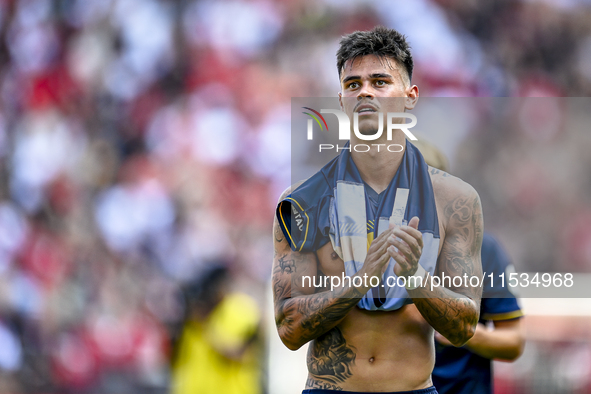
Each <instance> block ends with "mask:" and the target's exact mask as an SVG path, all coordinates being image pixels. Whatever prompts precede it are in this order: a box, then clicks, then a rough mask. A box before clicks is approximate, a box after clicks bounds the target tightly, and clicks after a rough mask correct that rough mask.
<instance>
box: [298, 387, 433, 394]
mask: <svg viewBox="0 0 591 394" xmlns="http://www.w3.org/2000/svg"><path fill="white" fill-rule="evenodd" d="M333 393H340V394H437V389H435V386H431V387H427V388H426V389H420V390H411V391H391V392H387V393H386V392H377V393H376V392H373V393H369V392H362V391H335V390H322V389H308V390H304V391H302V394H333Z"/></svg>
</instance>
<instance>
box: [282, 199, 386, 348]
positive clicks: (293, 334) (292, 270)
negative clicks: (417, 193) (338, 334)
mask: <svg viewBox="0 0 591 394" xmlns="http://www.w3.org/2000/svg"><path fill="white" fill-rule="evenodd" d="M288 194H289V191H286V192H285V193H284V194H283V196H282V197H281V200H282V199H283V198H285V196H287V195H288ZM273 234H274V235H273V237H274V239H273V242H274V247H275V253H274V257H273V274H272V275H273V276H272V284H273V300H274V308H275V322H276V324H277V330H278V332H279V337H280V338H281V340H282V341H283V343H284V344H285V346H287V347H288V348H289V349H291V350H297V349H299V348H300V347H301V346H302V345H304V344H305V343H307V342H308V341H310V340H312V339H316V338H318V337H320V336H321V335H323V334H325V333H327V332H328V331H330V330H331V329H332V328H334V327H335V326H336V325H337V324H339V323H340V322H341V321H342V320H343V318H344V317H345V316H346V315H347V313H349V311H350V310H351V309H353V307H354V306H355V305H357V303H358V302H359V298H360V297H363V295H364V294H365V293H367V291H368V290H369V289H370V287H367V288H365V287H353V286H341V287H337V288H335V289H334V290H332V291H323V292H319V293H316V294H314V289H313V288H312V287H310V286H308V287H304V283H303V281H302V277H303V276H309V277H311V278H313V277H314V276H315V275H316V274H317V264H318V262H317V257H316V254H315V253H300V252H295V251H293V250H291V248H290V246H289V244H288V242H287V240H286V239H285V237H284V235H283V232H282V231H281V228H280V227H279V223H278V221H277V218H275V221H274V225H273ZM389 234H390V232H389V231H385V232H384V233H383V234H382V235H381V236H379V237H378V238H376V239H375V240H374V241H373V242H372V244H371V247H370V249H369V250H368V252H367V258H366V260H365V263H364V266H363V268H362V269H361V270H360V271H359V272H358V273H357V274H356V275H355V276H361V277H363V275H368V276H371V275H378V274H379V273H381V270H382V268H383V267H384V265H385V264H386V263H387V262H388V260H389V258H390V257H389V255H388V253H387V247H388V242H387V241H386V240H387V236H388V235H389ZM352 279H353V278H352ZM306 282H307V281H306Z"/></svg>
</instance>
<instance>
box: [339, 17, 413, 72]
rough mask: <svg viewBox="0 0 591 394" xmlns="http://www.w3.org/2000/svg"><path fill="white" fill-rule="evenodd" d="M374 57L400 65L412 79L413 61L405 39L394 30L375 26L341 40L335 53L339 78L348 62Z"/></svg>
mask: <svg viewBox="0 0 591 394" xmlns="http://www.w3.org/2000/svg"><path fill="white" fill-rule="evenodd" d="M367 55H376V56H377V57H379V58H380V59H382V60H383V59H384V58H391V59H394V60H396V61H397V62H398V63H400V64H402V65H403V66H404V68H405V69H406V72H407V73H408V80H409V81H410V80H411V79H412V68H413V61H412V55H411V54H410V46H409V45H408V43H407V42H406V37H405V36H404V35H402V34H400V33H399V32H397V31H396V30H394V29H388V28H386V27H384V26H376V27H374V28H373V29H372V30H370V31H356V32H353V33H351V34H348V35H346V36H344V37H343V38H341V41H340V47H339V50H338V51H337V68H338V70H339V77H340V76H341V73H342V71H343V67H344V66H345V63H346V62H347V61H348V60H354V59H356V58H358V57H360V56H367Z"/></svg>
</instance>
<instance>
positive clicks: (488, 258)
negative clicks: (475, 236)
mask: <svg viewBox="0 0 591 394" xmlns="http://www.w3.org/2000/svg"><path fill="white" fill-rule="evenodd" d="M482 269H483V271H484V272H485V277H486V278H487V279H486V280H485V283H484V289H483V292H482V300H481V304H480V318H481V320H493V321H499V320H510V319H516V318H519V317H522V316H523V312H522V310H521V307H520V306H519V300H518V299H517V297H516V296H515V294H513V293H512V292H511V288H510V287H509V286H507V281H506V280H505V283H504V284H505V286H501V279H500V275H501V274H503V273H505V278H507V277H508V274H509V273H510V272H514V271H515V268H514V267H513V264H512V263H511V261H510V260H509V257H508V256H507V254H506V253H505V251H504V250H503V248H502V247H501V246H500V244H499V243H498V242H497V241H496V240H495V239H494V238H493V237H492V236H490V235H489V234H484V238H483V240H482ZM491 274H492V276H491V277H492V280H491V279H490V278H491V277H489V275H491ZM491 282H492V283H491Z"/></svg>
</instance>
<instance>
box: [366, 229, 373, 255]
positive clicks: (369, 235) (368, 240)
mask: <svg viewBox="0 0 591 394" xmlns="http://www.w3.org/2000/svg"><path fill="white" fill-rule="evenodd" d="M372 242H373V231H370V232H369V233H367V250H369V247H370V245H371V243H372Z"/></svg>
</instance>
